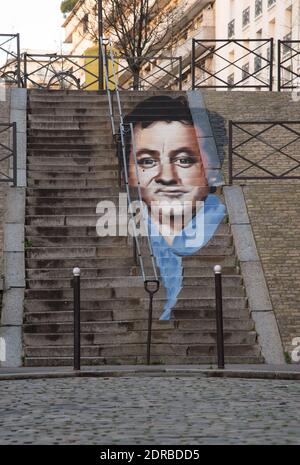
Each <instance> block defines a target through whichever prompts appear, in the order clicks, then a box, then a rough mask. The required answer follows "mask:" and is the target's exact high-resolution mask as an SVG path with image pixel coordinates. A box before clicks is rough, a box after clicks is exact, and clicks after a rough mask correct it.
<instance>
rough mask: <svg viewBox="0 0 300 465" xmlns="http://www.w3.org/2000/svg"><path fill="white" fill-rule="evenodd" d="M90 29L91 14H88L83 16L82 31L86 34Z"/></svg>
mask: <svg viewBox="0 0 300 465" xmlns="http://www.w3.org/2000/svg"><path fill="white" fill-rule="evenodd" d="M88 30H89V15H88V14H86V15H84V17H83V18H82V31H83V33H84V34H85V33H86V32H88Z"/></svg>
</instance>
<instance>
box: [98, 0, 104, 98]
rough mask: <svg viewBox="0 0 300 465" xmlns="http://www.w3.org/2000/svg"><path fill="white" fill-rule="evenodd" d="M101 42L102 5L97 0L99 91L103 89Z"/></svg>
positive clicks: (99, 0) (100, 1)
mask: <svg viewBox="0 0 300 465" xmlns="http://www.w3.org/2000/svg"><path fill="white" fill-rule="evenodd" d="M102 42H103V4H102V0H98V47H99V50H98V54H99V71H98V74H99V76H98V78H99V90H103V89H104V85H103V84H104V82H103V71H104V69H103V57H102V52H101V44H102Z"/></svg>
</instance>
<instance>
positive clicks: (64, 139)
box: [23, 90, 263, 366]
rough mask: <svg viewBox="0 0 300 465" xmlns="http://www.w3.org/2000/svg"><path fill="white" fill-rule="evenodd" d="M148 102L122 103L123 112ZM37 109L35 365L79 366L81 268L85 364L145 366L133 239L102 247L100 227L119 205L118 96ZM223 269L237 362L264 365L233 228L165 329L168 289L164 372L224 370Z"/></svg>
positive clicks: (30, 223) (38, 97)
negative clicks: (219, 305) (110, 204)
mask: <svg viewBox="0 0 300 465" xmlns="http://www.w3.org/2000/svg"><path fill="white" fill-rule="evenodd" d="M147 95H149V94H147ZM142 98H145V95H144V94H143V93H133V92H130V93H125V92H124V93H122V100H123V108H124V111H125V112H126V111H127V110H129V109H130V108H131V107H132V106H133V105H135V104H136V103H137V102H138V101H139V100H140V99H142ZM28 105H29V114H28V188H27V205H26V283H27V289H26V299H25V310H24V334H23V338H24V350H25V365H26V366H46V365H49V366H50V365H71V364H72V354H73V336H72V330H73V327H72V322H73V312H72V309H73V303H72V296H73V291H72V288H71V277H72V268H73V267H74V266H79V267H80V268H81V270H82V279H81V282H82V291H81V296H82V363H83V364H86V365H98V364H135V363H145V354H146V340H147V331H146V329H147V309H148V295H147V294H146V292H145V290H144V287H143V282H142V279H141V277H140V270H139V268H138V267H137V266H136V265H135V264H134V259H133V253H132V244H131V240H129V239H127V238H124V237H114V238H112V237H106V238H100V237H98V236H97V234H96V228H95V226H96V220H97V219H98V218H97V216H96V205H97V203H98V202H99V201H101V200H104V199H110V200H114V199H115V200H116V201H117V199H118V194H119V189H118V182H117V160H116V156H115V147H114V145H113V144H112V136H111V129H110V126H109V118H108V104H107V97H106V95H98V94H97V93H94V92H80V91H76V92H55V91H52V92H48V93H47V92H45V91H36V90H32V91H29V102H28ZM217 263H218V264H221V265H222V266H223V272H224V280H223V290H224V318H225V320H224V327H225V347H226V349H225V350H226V361H227V362H228V363H229V362H231V363H260V362H263V359H262V357H261V354H260V348H259V346H258V345H257V334H256V332H255V328H254V324H253V321H252V320H251V319H250V316H249V311H248V308H247V298H246V295H245V289H244V287H243V281H242V277H241V275H240V273H239V267H238V263H237V260H236V256H235V250H234V245H233V239H232V234H231V230H230V225H229V224H227V223H224V224H222V225H221V226H220V228H219V230H218V233H217V234H216V236H215V237H214V238H213V239H212V240H211V242H210V243H209V244H208V245H207V246H206V247H205V248H204V249H203V250H201V251H200V252H198V253H197V254H195V255H194V256H191V257H187V258H184V262H183V264H184V269H185V277H184V289H183V291H182V293H181V294H180V298H179V300H178V304H177V306H176V309H175V310H174V312H173V319H172V320H171V321H166V322H160V321H158V317H159V315H160V314H161V311H162V308H163V303H164V290H163V289H161V290H160V291H159V293H158V294H156V297H155V301H154V318H155V320H154V323H153V347H152V354H153V356H152V360H153V363H157V364H159V363H162V364H168V363H170V364H181V363H182V364H185V363H213V362H215V360H216V355H215V354H216V330H215V311H214V305H215V303H214V278H213V272H212V269H213V266H214V265H215V264H217ZM146 266H147V267H150V260H149V259H146Z"/></svg>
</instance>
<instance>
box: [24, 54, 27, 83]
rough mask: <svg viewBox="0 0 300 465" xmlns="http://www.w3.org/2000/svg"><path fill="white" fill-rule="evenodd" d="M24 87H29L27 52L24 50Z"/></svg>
mask: <svg viewBox="0 0 300 465" xmlns="http://www.w3.org/2000/svg"><path fill="white" fill-rule="evenodd" d="M23 56H24V78H23V79H24V87H25V89H27V53H26V52H24V55H23Z"/></svg>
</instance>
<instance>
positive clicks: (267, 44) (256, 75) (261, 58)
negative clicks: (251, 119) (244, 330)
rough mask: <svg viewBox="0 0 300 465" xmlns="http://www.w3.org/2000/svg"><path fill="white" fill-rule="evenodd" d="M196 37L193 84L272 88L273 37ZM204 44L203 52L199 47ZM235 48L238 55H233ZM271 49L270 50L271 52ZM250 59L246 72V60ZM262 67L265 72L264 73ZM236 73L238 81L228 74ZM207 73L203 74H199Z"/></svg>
mask: <svg viewBox="0 0 300 465" xmlns="http://www.w3.org/2000/svg"><path fill="white" fill-rule="evenodd" d="M247 43H248V45H247V46H246V45H245V41H244V39H241V40H238V39H232V40H228V39H217V40H201V41H200V40H196V39H194V40H193V51H192V88H193V89H197V88H210V89H226V88H235V89H239V88H244V89H256V88H259V89H269V90H272V89H273V39H252V40H248V41H247ZM198 48H201V54H199V53H198V51H197V49H198ZM232 49H234V51H235V56H237V57H238V58H236V59H231V58H230V57H231V56H232V54H231V52H232ZM268 49H269V52H268ZM246 60H247V61H248V62H249V63H251V65H249V72H247V74H246V73H245V70H244V69H243V66H244V64H245V61H246ZM262 71H263V73H262ZM232 74H235V76H236V77H235V82H234V83H232V80H230V81H228V77H229V76H231V75H232ZM199 76H204V78H199Z"/></svg>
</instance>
